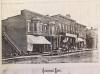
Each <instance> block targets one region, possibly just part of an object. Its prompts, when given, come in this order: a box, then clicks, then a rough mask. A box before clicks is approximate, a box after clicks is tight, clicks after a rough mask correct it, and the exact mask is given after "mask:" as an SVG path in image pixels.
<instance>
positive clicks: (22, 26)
mask: <svg viewBox="0 0 100 74" xmlns="http://www.w3.org/2000/svg"><path fill="white" fill-rule="evenodd" d="M99 7H100V3H99V2H98V1H97V0H91V1H90V0H43V1H42V0H17V1H15V0H14V1H13V0H3V1H2V11H1V12H2V20H1V22H2V64H46V63H48V64H50V63H98V62H99V53H98V52H99V50H98V25H99V24H100V14H99V13H100V8H99ZM59 74H60V73H59ZM68 74H71V73H68ZM73 74H74V73H73Z"/></svg>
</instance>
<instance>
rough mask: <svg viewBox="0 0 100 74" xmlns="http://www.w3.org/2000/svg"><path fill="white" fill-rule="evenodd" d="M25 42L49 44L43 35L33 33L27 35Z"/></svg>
mask: <svg viewBox="0 0 100 74" xmlns="http://www.w3.org/2000/svg"><path fill="white" fill-rule="evenodd" d="M27 42H28V43H30V44H51V42H49V41H48V40H47V39H46V38H45V37H43V36H33V35H27Z"/></svg>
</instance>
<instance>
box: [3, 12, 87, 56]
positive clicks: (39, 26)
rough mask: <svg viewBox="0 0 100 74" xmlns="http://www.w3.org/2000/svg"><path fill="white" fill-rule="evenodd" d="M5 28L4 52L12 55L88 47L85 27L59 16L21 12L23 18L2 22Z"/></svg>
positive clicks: (11, 18) (18, 16)
mask: <svg viewBox="0 0 100 74" xmlns="http://www.w3.org/2000/svg"><path fill="white" fill-rule="evenodd" d="M2 27H3V41H2V42H3V52H5V51H6V50H9V51H10V53H13V52H15V53H13V54H12V55H26V54H27V51H29V52H31V54H33V53H34V52H35V54H36V53H38V54H39V53H45V52H48V53H49V52H52V51H53V50H58V49H59V48H63V49H66V50H71V49H74V48H76V47H79V46H80V43H81V42H83V43H84V44H85V39H86V32H85V29H86V26H84V25H81V24H79V23H77V22H76V21H75V20H73V19H71V17H70V16H63V15H60V14H58V15H54V16H46V15H42V14H39V13H36V12H31V11H29V10H22V11H21V14H20V15H17V16H13V17H9V18H7V19H5V20H3V21H2ZM5 41H6V42H5ZM8 44H9V46H7V45H8ZM7 47H11V48H10V49H7ZM10 53H8V54H10ZM16 53H18V54H16Z"/></svg>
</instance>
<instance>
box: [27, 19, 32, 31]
mask: <svg viewBox="0 0 100 74" xmlns="http://www.w3.org/2000/svg"><path fill="white" fill-rule="evenodd" d="M30 23H31V21H30V20H27V31H28V32H30V31H31V29H30Z"/></svg>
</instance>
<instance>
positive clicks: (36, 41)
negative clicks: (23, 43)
mask: <svg viewBox="0 0 100 74" xmlns="http://www.w3.org/2000/svg"><path fill="white" fill-rule="evenodd" d="M50 46H51V42H49V41H48V40H47V39H46V38H45V37H43V36H34V35H27V51H28V52H37V53H43V52H50V51H51V50H50V49H48V47H50Z"/></svg>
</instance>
